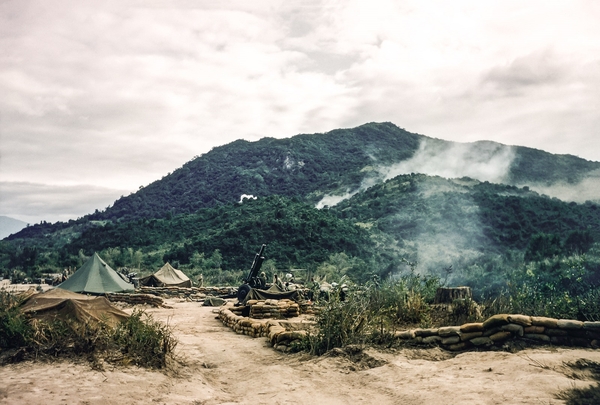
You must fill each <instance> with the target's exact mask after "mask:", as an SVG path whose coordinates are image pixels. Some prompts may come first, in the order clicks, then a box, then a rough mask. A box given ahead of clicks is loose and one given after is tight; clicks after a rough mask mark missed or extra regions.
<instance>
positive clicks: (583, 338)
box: [395, 314, 600, 351]
mask: <svg viewBox="0 0 600 405" xmlns="http://www.w3.org/2000/svg"><path fill="white" fill-rule="evenodd" d="M395 337H396V338H397V339H399V340H402V341H405V342H410V343H415V344H426V345H431V344H434V345H439V346H441V347H443V348H445V349H448V350H452V351H460V350H468V349H470V348H486V347H492V346H501V345H503V344H505V343H506V342H508V341H510V340H514V339H520V340H523V341H525V342H527V343H546V344H554V345H560V346H580V347H589V348H594V349H598V348H600V322H582V321H577V320H569V319H554V318H546V317H539V316H527V315H510V314H498V315H494V316H492V317H490V318H488V319H487V320H485V321H484V322H481V323H467V324H464V325H461V326H445V327H440V328H431V329H412V330H406V331H399V332H396V333H395Z"/></svg>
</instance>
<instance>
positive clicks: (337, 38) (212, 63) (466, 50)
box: [0, 0, 600, 223]
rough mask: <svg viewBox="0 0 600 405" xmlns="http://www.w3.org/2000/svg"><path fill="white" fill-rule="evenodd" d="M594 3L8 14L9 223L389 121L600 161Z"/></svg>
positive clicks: (64, 2) (397, 1) (17, 7)
mask: <svg viewBox="0 0 600 405" xmlns="http://www.w3.org/2000/svg"><path fill="white" fill-rule="evenodd" d="M599 22H600V2H598V1H594V0H589V1H573V0H571V1H566V0H565V1H549V0H543V1H533V0H528V1H522V0H519V1H507V0H502V1H487V0H486V1H481V0H474V1H452V2H449V1H445V0H439V1H423V0H415V1H403V0H391V1H384V0H381V1H380V0H369V1H364V0H356V1H352V0H349V1H343V0H342V1H340V0H337V1H312V0H306V1H290V0H285V1H257V0H253V1H247V0H240V1H222V0H219V1H214V0H213V1H201V0H168V1H167V0H165V1H162V0H155V1H152V0H147V1H141V0H139V1H136V0H117V1H102V2H99V1H86V0H74V1H68V0H60V1H59V0H34V1H28V0H14V1H13V0H0V192H1V194H0V215H7V216H10V217H13V218H17V219H20V220H23V221H26V222H29V223H36V222H39V221H40V220H47V221H51V222H54V221H57V220H68V219H69V218H77V217H80V216H83V215H85V214H87V213H90V212H93V211H94V210H95V209H100V210H102V209H104V208H106V207H107V206H108V205H111V204H112V203H113V202H114V200H116V199H117V198H119V197H120V196H121V195H128V194H129V193H131V192H134V191H136V190H137V189H138V188H139V187H140V186H145V185H147V184H149V183H151V182H152V181H154V180H157V179H160V178H161V177H163V176H164V175H166V174H167V173H168V172H172V171H173V170H175V169H177V168H178V167H180V166H181V165H183V164H184V163H185V162H187V161H189V160H191V159H192V158H193V157H194V156H195V155H201V154H203V153H206V152H208V151H209V150H210V149H211V148H213V147H215V146H218V145H222V144H225V143H229V142H231V141H233V140H236V139H240V138H243V139H247V140H258V139H260V138H262V137H265V136H270V137H277V138H282V137H290V136H293V135H296V134H299V133H315V132H327V131H329V130H332V129H335V128H348V127H354V126H357V125H361V124H363V123H366V122H372V121H379V122H380V121H390V122H393V123H394V124H396V125H398V126H400V127H402V128H405V129H406V130H408V131H411V132H416V133H420V134H424V135H428V136H431V137H436V138H442V139H446V140H454V141H464V142H466V141H475V140H493V141H497V142H501V143H505V144H509V145H523V146H530V147H534V148H538V149H543V150H546V151H549V152H552V153H563V154H567V153H568V154H573V155H577V156H580V157H582V158H585V159H588V160H594V161H600V130H599V128H600V23H599Z"/></svg>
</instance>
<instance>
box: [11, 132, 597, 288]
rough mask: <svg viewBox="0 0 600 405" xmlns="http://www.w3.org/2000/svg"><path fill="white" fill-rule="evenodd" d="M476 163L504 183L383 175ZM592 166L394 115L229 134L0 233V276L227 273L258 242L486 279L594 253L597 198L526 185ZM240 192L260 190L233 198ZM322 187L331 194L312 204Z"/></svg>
mask: <svg viewBox="0 0 600 405" xmlns="http://www.w3.org/2000/svg"><path fill="white" fill-rule="evenodd" d="M424 145H428V146H427V147H428V148H429V149H427V148H424ZM505 157H506V158H505ZM458 158H460V159H462V161H460V159H458ZM418 159H423V161H416V160H418ZM457 159H458V160H459V161H458V162H457ZM486 159H490V160H491V161H493V162H496V163H498V165H499V166H502V165H504V166H505V170H506V173H504V174H503V178H504V179H505V180H506V182H507V183H508V184H494V183H491V182H487V181H483V182H482V181H479V180H475V179H472V178H468V177H461V178H454V179H447V178H444V177H440V176H428V175H424V174H418V172H417V173H416V174H415V173H413V174H400V175H398V176H395V177H393V178H389V179H387V180H386V178H387V177H391V176H392V174H393V173H394V171H395V170H400V169H398V165H399V164H400V165H401V164H404V163H406V162H411V164H412V166H406V167H415V168H419V167H425V166H427V165H429V166H428V167H431V165H438V166H440V167H441V168H442V169H443V168H444V165H449V166H451V165H453V164H454V165H456V164H461V163H462V164H467V165H475V168H478V167H479V166H477V165H479V164H481V163H482V162H483V163H486ZM504 166H502V167H504ZM599 168H600V163H597V162H589V161H586V160H583V159H579V158H577V157H574V156H568V155H552V154H549V153H546V152H543V151H539V150H535V149H530V148H522V147H507V146H504V145H500V144H496V143H493V142H476V143H473V144H457V143H452V142H446V141H442V140H436V139H432V138H427V137H425V136H422V135H417V134H412V133H409V132H407V131H405V130H403V129H401V128H398V127H397V126H395V125H393V124H391V123H371V124H365V125H362V126H360V127H357V128H352V129H339V130H335V131H331V132H328V133H326V134H312V135H298V136H295V137H292V138H289V139H272V138H265V139H261V140H260V141H257V142H246V141H236V142H233V143H231V144H228V145H224V146H221V147H218V148H215V149H213V150H212V151H210V152H209V153H206V154H205V155H203V156H200V157H197V158H195V159H193V160H192V161H190V162H188V163H186V164H185V165H183V167H181V168H180V169H177V170H176V171H175V172H173V173H171V174H169V175H167V176H165V177H164V178H162V179H161V180H157V181H156V182H154V183H152V184H150V185H149V186H147V187H144V188H142V189H140V190H139V191H138V192H136V193H134V194H131V195H130V196H127V197H123V198H121V199H119V200H118V201H116V202H115V204H114V205H113V206H112V207H110V208H108V209H106V210H104V211H96V212H95V213H93V214H90V215H87V216H85V217H83V218H80V219H78V220H76V221H75V220H72V221H69V222H67V223H56V224H49V223H45V222H43V223H40V224H36V225H33V226H29V227H27V228H25V229H23V230H22V231H20V232H19V233H17V234H15V235H12V236H10V237H9V238H7V239H5V240H3V241H0V272H2V273H3V274H4V275H8V274H9V273H11V272H14V270H17V271H20V272H23V274H26V275H30V276H33V275H36V274H41V273H42V272H53V271H60V270H61V269H63V268H65V267H77V266H79V265H80V264H81V263H82V261H83V260H84V259H85V257H86V256H89V255H90V254H92V252H94V251H97V252H99V253H100V254H101V256H102V257H103V258H104V259H105V260H106V261H107V262H108V263H109V264H110V265H111V266H114V267H125V266H126V267H130V268H135V269H138V271H141V272H150V271H152V270H156V269H157V268H158V267H160V266H161V265H162V264H163V263H164V262H165V261H170V262H173V263H175V264H176V265H177V266H179V267H181V268H182V269H183V270H184V271H186V272H188V273H189V274H191V275H196V274H199V273H200V272H203V273H204V274H209V275H213V276H214V277H216V278H215V279H216V280H219V281H223V280H229V282H232V283H236V282H237V280H239V278H241V276H240V273H239V272H243V271H245V270H246V269H247V267H248V266H249V264H250V262H251V260H252V258H253V256H254V253H255V252H256V249H257V248H258V247H259V246H260V245H261V244H262V243H266V244H267V245H268V248H267V258H268V259H269V260H270V262H269V266H267V268H269V269H270V271H275V270H285V269H291V268H303V269H305V270H306V271H308V272H311V273H313V274H315V273H318V274H322V275H324V274H327V275H328V276H329V277H330V278H340V277H342V276H343V275H347V276H348V277H353V278H355V279H356V280H364V279H367V278H369V277H371V276H372V275H373V274H378V275H380V276H382V277H387V276H390V275H393V274H399V273H403V272H407V271H413V272H419V273H423V274H425V273H427V274H433V275H436V276H439V277H440V278H443V279H444V280H445V281H446V282H448V283H465V284H469V285H473V286H478V287H480V288H492V287H494V286H500V285H502V283H503V281H504V280H506V278H507V277H508V275H509V273H510V271H512V270H514V269H516V268H520V266H524V265H526V263H527V262H528V261H532V260H533V261H536V262H540V263H541V262H542V261H544V260H548V259H550V258H552V257H570V256H572V255H574V254H581V253H586V252H587V253H588V256H589V255H591V253H589V252H594V251H595V250H594V246H595V245H594V244H595V243H596V242H597V241H600V209H598V205H597V204H596V203H595V202H586V203H584V204H577V203H568V202H564V201H561V200H558V199H556V198H550V197H548V196H545V195H541V194H538V193H536V192H534V191H532V190H530V188H529V187H527V186H525V185H526V184H531V185H532V188H533V185H534V184H537V185H540V184H541V185H551V184H569V183H571V184H574V183H578V182H580V181H581V180H583V179H585V178H586V177H587V176H589V175H592V174H593V173H595V171H597V170H599ZM401 169H402V168H401ZM404 169H406V168H404ZM471 169H472V167H471ZM503 170H504V169H503ZM511 183H512V184H513V185H509V184H511ZM517 185H518V186H517ZM243 194H246V195H253V196H255V197H257V199H251V198H250V199H245V200H244V201H243V202H242V203H240V202H239V201H240V197H241V196H242V195H243ZM326 196H329V197H331V196H333V197H336V196H337V197H336V198H337V199H338V200H341V201H339V203H337V204H329V205H331V206H330V207H328V208H323V209H317V208H316V207H315V206H316V203H317V202H319V201H322V199H323V197H326ZM342 196H344V198H345V199H344V198H342ZM590 257H591V256H590ZM559 267H560V266H559ZM597 271H598V270H597V269H596V267H593V266H592V267H590V272H591V273H593V274H595V273H596V272H597ZM222 272H229V273H228V277H229V278H224V277H221V276H220V275H222V274H224V273H222ZM534 273H535V272H534ZM219 277H220V278H219ZM236 277H237V278H236ZM598 278H600V277H598ZM494 288H495V287H494Z"/></svg>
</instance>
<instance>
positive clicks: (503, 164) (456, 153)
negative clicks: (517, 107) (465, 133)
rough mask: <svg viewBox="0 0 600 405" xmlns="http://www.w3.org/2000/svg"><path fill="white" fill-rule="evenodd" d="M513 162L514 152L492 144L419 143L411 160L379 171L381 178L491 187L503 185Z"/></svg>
mask: <svg viewBox="0 0 600 405" xmlns="http://www.w3.org/2000/svg"><path fill="white" fill-rule="evenodd" d="M514 158H515V151H514V148H512V147H510V146H506V145H501V144H498V143H495V142H489V141H480V142H475V143H452V144H450V145H448V143H446V142H443V141H437V140H435V139H430V140H427V139H425V140H423V141H422V142H421V144H420V145H419V149H418V150H417V152H415V154H414V155H413V157H411V158H410V159H407V160H404V161H402V162H399V163H396V164H394V165H391V166H386V167H380V168H379V170H380V172H381V173H382V174H383V175H384V178H385V179H386V180H387V179H391V178H393V177H396V176H398V175H401V174H408V173H422V174H427V175H430V176H441V177H445V178H448V179H452V178H459V177H465V176H466V177H471V178H474V179H477V180H480V181H489V182H491V183H504V182H506V180H507V178H508V174H509V170H510V166H511V164H512V162H513V160H514Z"/></svg>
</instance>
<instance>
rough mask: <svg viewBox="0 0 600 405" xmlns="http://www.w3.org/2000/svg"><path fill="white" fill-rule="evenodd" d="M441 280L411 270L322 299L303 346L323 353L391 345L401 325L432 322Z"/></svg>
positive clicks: (316, 352)
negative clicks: (368, 346)
mask: <svg viewBox="0 0 600 405" xmlns="http://www.w3.org/2000/svg"><path fill="white" fill-rule="evenodd" d="M437 286H439V281H438V280H437V279H433V278H426V277H421V276H415V275H414V274H411V275H409V276H406V277H403V278H401V279H399V280H395V281H388V282H384V283H381V285H380V284H379V283H367V284H366V285H364V286H360V287H359V286H355V285H353V286H350V287H349V290H348V292H347V293H346V296H345V299H344V300H341V299H340V297H339V295H338V294H331V295H330V298H329V300H328V301H324V302H321V303H320V304H321V310H320V312H319V314H318V315H317V316H316V319H315V320H316V328H315V330H314V331H313V332H312V333H309V334H308V335H307V337H306V338H305V340H304V341H303V343H302V345H301V347H300V348H302V349H304V350H306V351H309V352H310V353H312V354H316V355H321V354H323V353H326V352H327V351H329V350H331V349H333V348H336V347H345V346H347V345H358V346H361V345H366V344H369V343H371V344H378V345H382V344H383V345H391V343H392V342H393V336H394V332H395V331H396V330H397V329H398V328H399V327H400V326H402V325H406V324H418V325H421V326H428V325H429V324H430V323H431V317H430V310H431V307H430V303H431V302H432V301H433V297H434V295H435V290H436V289H437Z"/></svg>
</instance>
